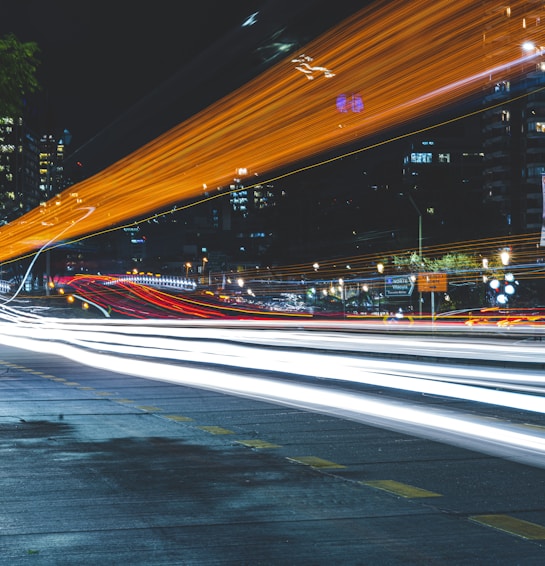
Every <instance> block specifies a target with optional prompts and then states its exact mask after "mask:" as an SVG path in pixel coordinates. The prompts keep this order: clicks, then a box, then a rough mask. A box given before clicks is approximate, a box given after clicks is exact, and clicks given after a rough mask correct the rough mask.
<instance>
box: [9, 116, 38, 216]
mask: <svg viewBox="0 0 545 566" xmlns="http://www.w3.org/2000/svg"><path fill="white" fill-rule="evenodd" d="M39 203H40V195H39V191H38V141H37V136H36V135H35V134H34V133H33V132H32V131H31V130H30V129H29V128H28V127H27V125H26V123H25V122H24V120H23V119H22V118H0V224H6V223H8V222H11V221H12V220H14V219H16V218H18V217H19V216H22V215H23V214H24V213H25V212H28V211H29V210H31V209H32V208H34V207H36V206H37V205H38V204H39Z"/></svg>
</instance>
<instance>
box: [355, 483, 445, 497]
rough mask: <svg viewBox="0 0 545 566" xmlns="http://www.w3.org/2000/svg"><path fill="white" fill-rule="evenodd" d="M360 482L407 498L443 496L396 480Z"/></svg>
mask: <svg viewBox="0 0 545 566" xmlns="http://www.w3.org/2000/svg"><path fill="white" fill-rule="evenodd" d="M360 483H361V484H363V485H368V486H369V487H375V488H377V489H381V490H382V491H387V492H388V493H393V494H395V495H400V496H401V497H406V498H407V499H413V498H416V497H442V495H441V494H440V493H435V492H434V491H428V490H427V489H422V488H420V487H415V486H413V485H408V484H405V483H401V482H398V481H394V480H372V481H362V482H360Z"/></svg>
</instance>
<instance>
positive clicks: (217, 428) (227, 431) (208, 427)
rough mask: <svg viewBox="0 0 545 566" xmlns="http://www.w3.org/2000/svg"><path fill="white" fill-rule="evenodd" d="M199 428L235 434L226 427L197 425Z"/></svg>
mask: <svg viewBox="0 0 545 566" xmlns="http://www.w3.org/2000/svg"><path fill="white" fill-rule="evenodd" d="M197 428H200V429H201V430H204V431H205V432H209V433H211V434H235V433H234V432H233V431H232V430H229V429H227V428H221V426H199V427H197Z"/></svg>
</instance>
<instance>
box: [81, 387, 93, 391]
mask: <svg viewBox="0 0 545 566" xmlns="http://www.w3.org/2000/svg"><path fill="white" fill-rule="evenodd" d="M78 389H81V391H92V390H93V389H94V387H78Z"/></svg>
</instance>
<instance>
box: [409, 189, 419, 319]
mask: <svg viewBox="0 0 545 566" xmlns="http://www.w3.org/2000/svg"><path fill="white" fill-rule="evenodd" d="M407 197H408V198H409V201H410V202H411V204H412V205H413V208H414V209H415V210H416V213H417V214H418V261H419V262H420V264H422V213H421V212H420V209H419V208H418V206H417V205H416V202H414V199H413V197H412V196H411V194H410V193H407ZM419 295H420V296H419V300H418V302H419V303H420V318H422V291H420V293H419Z"/></svg>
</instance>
